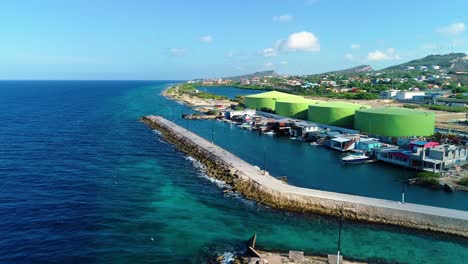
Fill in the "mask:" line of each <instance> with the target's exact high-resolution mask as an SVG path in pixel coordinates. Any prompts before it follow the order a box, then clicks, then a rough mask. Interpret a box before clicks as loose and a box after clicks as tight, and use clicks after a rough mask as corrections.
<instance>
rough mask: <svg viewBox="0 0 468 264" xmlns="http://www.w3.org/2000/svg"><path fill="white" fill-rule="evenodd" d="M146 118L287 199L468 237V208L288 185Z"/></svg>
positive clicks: (168, 123)
mask: <svg viewBox="0 0 468 264" xmlns="http://www.w3.org/2000/svg"><path fill="white" fill-rule="evenodd" d="M145 118H146V119H148V120H150V121H151V122H154V123H158V124H159V125H161V126H164V127H166V128H167V129H169V130H171V131H172V133H175V134H177V135H178V136H182V137H184V138H186V139H187V140H189V141H190V142H192V143H193V144H195V145H197V146H198V147H200V148H202V149H204V150H205V151H207V152H209V153H210V154H211V155H213V156H215V157H216V158H217V159H220V160H222V161H224V162H225V163H227V164H229V165H230V166H231V167H232V168H235V169H236V170H237V171H238V172H239V173H238V174H239V176H240V177H242V178H244V179H245V180H250V181H254V182H255V183H257V184H258V185H259V186H262V187H264V188H266V189H269V190H271V191H274V192H277V193H280V194H282V195H284V196H285V197H286V198H291V197H295V196H299V197H300V198H304V197H306V198H307V197H308V198H313V199H315V200H316V199H317V198H318V199H320V200H331V201H335V202H339V203H341V204H343V203H345V204H354V205H358V210H357V211H360V210H362V209H363V208H367V209H366V211H367V214H380V215H379V217H387V214H388V215H389V216H390V215H392V214H393V215H397V218H398V221H406V220H409V221H413V220H415V222H416V223H418V222H422V223H424V224H427V225H430V226H433V225H436V226H440V225H448V226H449V227H447V228H449V229H456V230H458V231H457V232H455V233H457V234H460V235H462V236H468V212H467V211H461V210H454V209H448V208H440V207H433V206H426V205H420V204H412V203H401V202H397V201H390V200H384V199H377V198H370V197H363V196H357V195H349V194H343V193H335V192H328V191H321V190H314V189H308V188H301V187H297V186H292V185H288V184H286V183H284V182H282V181H280V180H278V179H276V178H274V177H272V176H270V175H268V174H267V175H264V174H263V171H261V170H260V169H259V168H258V167H256V166H253V165H251V164H249V163H247V162H245V161H244V160H242V159H240V158H239V157H237V156H235V155H233V154H231V153H230V152H228V151H226V150H224V149H222V148H221V147H219V146H217V145H214V144H212V143H211V142H209V141H208V140H206V139H204V138H202V137H200V136H198V135H197V134H195V133H192V132H190V131H188V130H187V129H185V128H183V127H180V126H178V125H176V124H174V123H172V122H171V121H168V120H166V119H165V118H163V117H160V116H147V117H145ZM336 204H337V203H335V204H334V207H336ZM369 211H370V213H369ZM382 214H384V215H382ZM377 218H378V217H377ZM425 222H427V223H425ZM448 233H454V232H448Z"/></svg>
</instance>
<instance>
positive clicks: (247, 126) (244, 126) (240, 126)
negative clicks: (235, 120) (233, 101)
mask: <svg viewBox="0 0 468 264" xmlns="http://www.w3.org/2000/svg"><path fill="white" fill-rule="evenodd" d="M238 127H239V128H241V129H248V130H252V126H251V125H249V124H247V123H243V124H242V125H239V126H238Z"/></svg>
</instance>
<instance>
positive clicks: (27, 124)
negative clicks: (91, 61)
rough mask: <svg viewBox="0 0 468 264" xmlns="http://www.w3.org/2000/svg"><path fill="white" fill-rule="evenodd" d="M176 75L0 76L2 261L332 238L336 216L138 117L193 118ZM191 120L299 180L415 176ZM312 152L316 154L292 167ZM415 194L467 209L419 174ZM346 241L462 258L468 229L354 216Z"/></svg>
mask: <svg viewBox="0 0 468 264" xmlns="http://www.w3.org/2000/svg"><path fill="white" fill-rule="evenodd" d="M171 83H174V82H171V81H2V82H0V123H1V124H2V126H0V177H1V178H0V179H1V181H0V190H1V192H0V234H1V235H0V263H205V262H206V259H207V258H208V257H210V256H213V255H216V254H222V253H227V254H228V253H233V252H237V251H239V250H241V249H242V244H243V242H244V241H245V240H246V239H248V238H249V237H250V236H251V235H252V234H254V233H256V234H257V235H258V240H257V245H258V247H261V248H263V249H269V250H283V251H287V250H289V249H294V250H302V251H305V252H306V253H309V254H322V255H323V254H331V253H334V252H335V251H336V243H337V238H338V223H337V222H336V220H334V219H330V218H327V217H320V216H314V215H300V214H292V213H285V212H279V211H277V210H273V209H270V208H267V207H264V206H261V205H258V204H256V203H255V202H253V201H249V200H245V199H243V198H242V197H240V196H239V195H236V194H224V193H223V191H222V189H221V188H219V187H220V186H223V183H222V182H217V181H213V180H210V179H209V178H208V177H206V175H205V174H204V173H203V171H202V170H200V167H199V166H198V164H197V162H196V161H194V160H193V159H191V158H190V157H186V156H185V155H183V154H182V153H180V152H178V151H176V150H175V149H174V148H173V147H172V146H171V145H169V144H167V143H166V142H164V140H162V139H161V137H160V136H159V135H158V133H157V132H156V131H152V130H150V129H148V128H147V127H145V126H144V125H142V124H141V123H139V122H138V118H139V117H140V116H142V115H147V114H161V115H164V116H166V117H167V118H168V119H174V121H175V122H178V123H179V124H181V125H186V123H185V121H182V120H181V119H180V114H181V113H186V112H190V109H188V108H187V107H186V106H184V105H181V104H178V103H176V102H174V101H171V100H167V99H165V98H164V97H162V96H161V95H160V93H161V91H162V90H163V89H164V88H166V87H167V86H168V85H169V84H171ZM188 126H189V128H190V129H191V130H193V131H196V132H197V133H199V134H201V135H203V136H205V137H211V136H212V134H211V131H214V132H215V133H214V134H213V137H214V140H215V143H216V144H219V145H221V146H222V147H224V148H226V149H228V150H229V151H232V152H233V153H235V154H236V155H239V156H240V157H241V158H244V159H246V160H247V161H249V162H252V163H254V164H258V165H259V166H261V165H262V164H265V165H266V167H267V170H269V171H270V172H271V173H272V174H274V175H288V179H290V182H291V184H297V185H302V186H309V187H316V188H320V189H326V190H335V191H342V192H347V193H356V194H360V195H367V196H379V195H381V196H383V197H381V198H389V199H390V198H392V199H398V197H399V195H400V194H399V192H398V191H397V188H399V187H398V186H399V183H400V180H401V179H402V178H405V177H410V176H411V175H410V174H411V172H403V173H400V172H399V170H396V169H395V168H393V167H388V166H378V165H372V166H360V167H351V168H349V167H342V166H341V165H339V166H331V164H333V162H334V161H335V158H337V156H336V153H335V152H331V151H328V150H324V149H319V150H316V149H313V148H312V147H310V146H307V147H305V146H304V145H299V144H296V143H295V142H293V143H291V142H290V141H288V140H285V139H276V138H272V137H269V138H268V137H261V136H258V135H254V134H252V133H250V132H247V131H241V130H239V129H237V128H235V127H231V126H229V125H228V124H225V123H221V122H214V121H211V122H210V121H200V122H197V121H191V122H189V123H188ZM265 152H267V153H269V154H268V156H267V159H266V160H267V162H262V161H263V160H264V153H265ZM298 152H300V153H298ZM318 153H320V154H318ZM298 154H301V157H303V158H300V159H299V158H294V157H296V156H295V155H298ZM314 155H317V156H320V157H322V158H319V157H315V156H314ZM288 159H289V160H293V162H292V163H290V164H289V163H288ZM276 160H279V161H278V162H276ZM303 162H307V164H308V167H302V169H301V168H297V167H300V166H303ZM313 162H315V163H313ZM288 164H289V165H288ZM335 167H336V168H335ZM300 172H302V173H300ZM400 174H401V175H400ZM327 177H328V178H329V180H326V178H327ZM346 177H347V178H346ZM350 182H351V183H352V184H354V186H355V187H356V188H350V187H351V186H350ZM366 182H367V184H365V183H366ZM386 188H387V190H390V191H388V192H386V193H385V194H380V193H381V190H384V189H386ZM407 197H408V198H407V199H409V201H410V202H421V203H426V204H431V205H438V206H445V207H450V208H457V209H462V210H468V209H467V204H468V203H467V201H468V199H467V196H466V194H464V193H461V192H457V193H455V194H454V195H449V194H446V193H443V192H435V191H431V190H426V189H423V188H417V187H411V188H410V190H408V193H407ZM342 254H343V255H344V256H345V257H347V258H352V259H358V260H368V261H369V260H371V261H374V262H378V263H414V261H415V260H417V263H452V262H453V263H462V262H463V261H465V260H466V259H468V242H467V240H466V239H461V238H455V237H451V236H444V235H440V234H429V233H425V232H413V231H411V232H410V231H408V230H406V229H400V228H396V227H387V226H380V225H368V224H362V223H352V222H348V221H345V223H344V225H343V234H342Z"/></svg>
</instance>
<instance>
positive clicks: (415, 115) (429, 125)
mask: <svg viewBox="0 0 468 264" xmlns="http://www.w3.org/2000/svg"><path fill="white" fill-rule="evenodd" d="M354 119H355V120H354V128H355V129H356V130H359V131H361V132H364V133H368V134H372V135H379V136H388V137H410V136H430V135H433V134H434V126H435V115H434V113H433V112H429V111H421V110H414V109H408V108H402V107H382V108H373V109H359V110H356V114H355V116H354Z"/></svg>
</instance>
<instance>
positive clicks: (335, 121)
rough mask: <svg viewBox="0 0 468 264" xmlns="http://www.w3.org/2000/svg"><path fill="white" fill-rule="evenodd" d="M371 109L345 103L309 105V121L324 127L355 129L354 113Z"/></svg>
mask: <svg viewBox="0 0 468 264" xmlns="http://www.w3.org/2000/svg"><path fill="white" fill-rule="evenodd" d="M369 107H370V106H365V105H360V104H353V103H345V102H324V103H321V104H316V105H309V109H308V120H309V121H312V122H316V123H319V124H324V125H331V126H340V127H347V128H352V127H354V112H355V111H356V110H357V109H361V108H369Z"/></svg>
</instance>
